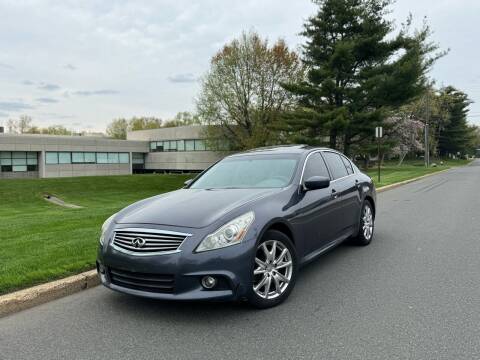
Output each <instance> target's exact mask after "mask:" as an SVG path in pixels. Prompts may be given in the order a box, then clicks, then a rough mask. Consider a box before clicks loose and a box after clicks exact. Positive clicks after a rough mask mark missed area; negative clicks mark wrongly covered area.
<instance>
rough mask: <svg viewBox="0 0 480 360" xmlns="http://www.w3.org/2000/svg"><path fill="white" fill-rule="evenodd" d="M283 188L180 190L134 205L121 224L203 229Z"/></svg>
mask: <svg viewBox="0 0 480 360" xmlns="http://www.w3.org/2000/svg"><path fill="white" fill-rule="evenodd" d="M280 190H281V189H181V190H177V191H173V192H170V193H166V194H163V195H159V196H155V197H152V198H149V199H145V200H142V201H140V202H138V203H135V204H133V205H131V206H129V207H127V208H125V209H124V210H122V211H120V212H119V213H118V215H117V216H116V218H115V222H116V223H118V224H156V225H168V226H181V227H191V228H202V227H205V226H208V225H210V224H212V223H214V222H215V221H217V220H219V219H220V218H221V217H222V216H224V215H226V214H227V213H228V212H230V211H232V210H234V209H236V208H238V207H239V206H242V205H245V204H246V203H249V202H252V201H255V200H259V199H261V198H264V197H266V196H269V195H271V194H274V193H277V192H279V191H280Z"/></svg>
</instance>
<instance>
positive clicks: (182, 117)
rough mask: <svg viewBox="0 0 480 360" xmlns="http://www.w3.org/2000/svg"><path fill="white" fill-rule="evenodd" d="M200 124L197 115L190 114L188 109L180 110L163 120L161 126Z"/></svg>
mask: <svg viewBox="0 0 480 360" xmlns="http://www.w3.org/2000/svg"><path fill="white" fill-rule="evenodd" d="M200 124H201V121H200V118H199V116H198V115H196V114H192V113H190V112H188V111H182V112H179V113H177V115H175V117H174V118H173V119H171V120H167V121H165V122H164V123H163V125H162V127H176V126H190V125H200Z"/></svg>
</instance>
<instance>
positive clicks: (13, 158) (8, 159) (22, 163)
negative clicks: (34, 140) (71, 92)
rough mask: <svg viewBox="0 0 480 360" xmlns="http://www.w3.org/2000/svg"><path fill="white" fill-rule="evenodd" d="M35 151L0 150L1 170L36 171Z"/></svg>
mask: <svg viewBox="0 0 480 360" xmlns="http://www.w3.org/2000/svg"><path fill="white" fill-rule="evenodd" d="M37 157H38V155H37V153H36V152H33V151H2V152H0V166H1V170H2V172H12V171H15V172H25V171H37V169H38V167H37V166H38V160H37Z"/></svg>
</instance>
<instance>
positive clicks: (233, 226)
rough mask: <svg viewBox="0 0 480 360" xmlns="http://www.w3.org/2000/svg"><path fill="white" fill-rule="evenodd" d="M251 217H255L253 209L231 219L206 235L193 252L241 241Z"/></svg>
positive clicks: (251, 219)
mask: <svg viewBox="0 0 480 360" xmlns="http://www.w3.org/2000/svg"><path fill="white" fill-rule="evenodd" d="M253 219H255V214H254V213H253V211H250V212H248V213H246V214H243V215H242V216H239V217H237V218H235V219H233V220H232V221H230V222H228V223H226V224H225V225H223V226H222V227H221V228H220V229H218V230H217V231H215V232H214V233H212V234H210V235H207V237H206V238H205V239H203V240H202V242H201V243H200V245H198V247H197V249H196V250H195V252H201V251H208V250H214V249H219V248H223V247H226V246H230V245H235V244H239V243H241V242H242V240H243V237H244V236H245V234H246V233H247V231H248V228H249V227H250V225H251V224H252V222H253Z"/></svg>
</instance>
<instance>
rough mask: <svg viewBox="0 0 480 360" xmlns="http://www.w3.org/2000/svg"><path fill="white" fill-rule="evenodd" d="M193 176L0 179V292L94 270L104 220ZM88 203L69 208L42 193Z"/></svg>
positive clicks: (76, 202)
mask: <svg viewBox="0 0 480 360" xmlns="http://www.w3.org/2000/svg"><path fill="white" fill-rule="evenodd" d="M190 177H191V176H189V175H133V176H109V177H78V178H63V179H31V180H28V179H25V180H23V179H22V180H18V179H15V180H0V248H1V250H0V294H1V293H5V292H9V291H12V290H15V289H18V288H23V287H27V286H31V285H34V284H37V283H41V282H46V281H49V280H52V279H57V278H61V277H65V276H68V275H71V274H74V273H78V272H81V271H83V270H87V269H91V268H93V266H94V264H95V257H96V252H97V246H98V238H99V236H100V227H101V225H102V223H103V222H104V221H105V219H107V218H108V217H109V216H110V215H111V214H113V213H115V212H117V211H118V210H120V209H121V208H123V207H125V206H126V205H128V204H131V203H132V202H134V201H136V200H140V199H143V198H146V197H149V196H153V195H156V194H159V193H163V192H166V191H171V190H174V189H178V188H180V187H181V186H183V182H184V181H185V180H186V179H188V178H190ZM44 193H50V194H52V195H56V196H58V197H60V198H61V199H63V200H65V201H66V202H70V203H73V204H76V205H81V206H84V208H83V209H67V208H62V207H60V206H57V205H53V204H50V203H48V202H47V201H45V200H44V199H43V198H42V197H43V194H44Z"/></svg>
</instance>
